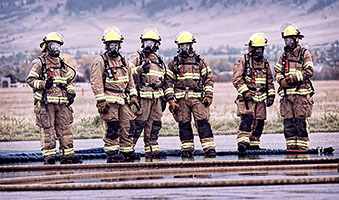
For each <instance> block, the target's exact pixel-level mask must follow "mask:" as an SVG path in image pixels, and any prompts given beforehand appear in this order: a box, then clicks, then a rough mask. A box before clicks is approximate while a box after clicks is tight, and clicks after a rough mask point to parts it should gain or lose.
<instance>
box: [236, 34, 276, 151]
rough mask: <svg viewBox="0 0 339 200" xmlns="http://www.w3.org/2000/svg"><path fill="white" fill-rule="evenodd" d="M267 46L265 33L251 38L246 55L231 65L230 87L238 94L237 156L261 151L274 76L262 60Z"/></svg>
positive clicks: (272, 99)
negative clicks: (247, 152)
mask: <svg viewBox="0 0 339 200" xmlns="http://www.w3.org/2000/svg"><path fill="white" fill-rule="evenodd" d="M266 45H267V37H266V35H265V34H264V33H255V34H253V35H252V36H251V37H250V39H249V41H248V53H247V54H245V55H244V56H241V57H239V58H238V59H237V60H236V61H235V63H234V68H233V76H232V83H233V85H234V87H235V88H236V89H237V91H238V96H237V99H236V100H235V103H236V104H237V115H238V116H240V118H241V121H240V126H239V129H238V137H237V141H238V151H239V152H244V151H246V150H248V149H249V150H258V149H260V136H261V134H262V131H263V129H264V122H265V119H266V106H267V107H269V106H271V105H272V104H273V102H274V97H275V91H274V85H273V76H272V72H271V69H270V66H269V63H268V61H267V60H266V59H265V58H264V49H265V46H266Z"/></svg>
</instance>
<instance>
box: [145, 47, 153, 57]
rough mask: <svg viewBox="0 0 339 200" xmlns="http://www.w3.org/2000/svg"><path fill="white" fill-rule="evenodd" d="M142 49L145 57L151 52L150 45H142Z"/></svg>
mask: <svg viewBox="0 0 339 200" xmlns="http://www.w3.org/2000/svg"><path fill="white" fill-rule="evenodd" d="M142 51H143V52H144V54H145V55H146V57H147V56H149V55H150V54H151V53H152V52H153V50H152V47H150V46H146V47H144V48H143V49H142Z"/></svg>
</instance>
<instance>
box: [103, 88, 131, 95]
mask: <svg viewBox="0 0 339 200" xmlns="http://www.w3.org/2000/svg"><path fill="white" fill-rule="evenodd" d="M104 91H110V92H115V93H126V94H129V93H130V91H129V89H124V90H116V89H112V88H105V89H104Z"/></svg>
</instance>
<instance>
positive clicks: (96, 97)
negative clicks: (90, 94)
mask: <svg viewBox="0 0 339 200" xmlns="http://www.w3.org/2000/svg"><path fill="white" fill-rule="evenodd" d="M94 97H95V99H96V100H97V101H102V100H105V94H104V93H100V94H96V95H94Z"/></svg>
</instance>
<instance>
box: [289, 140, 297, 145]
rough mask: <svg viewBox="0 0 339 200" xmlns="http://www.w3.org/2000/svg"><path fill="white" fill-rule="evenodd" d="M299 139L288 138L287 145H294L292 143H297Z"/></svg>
mask: <svg viewBox="0 0 339 200" xmlns="http://www.w3.org/2000/svg"><path fill="white" fill-rule="evenodd" d="M296 144H297V141H296V140H295V139H293V140H290V139H286V145H287V146H292V145H296Z"/></svg>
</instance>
